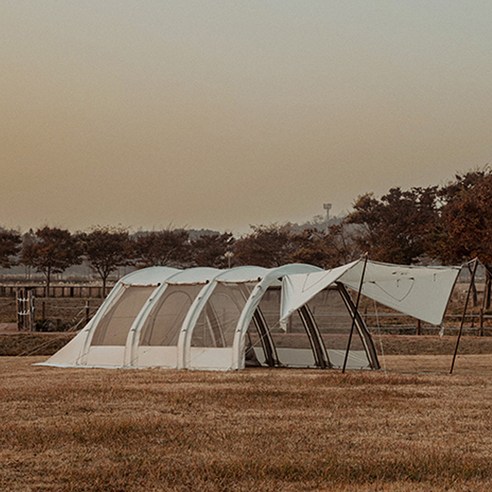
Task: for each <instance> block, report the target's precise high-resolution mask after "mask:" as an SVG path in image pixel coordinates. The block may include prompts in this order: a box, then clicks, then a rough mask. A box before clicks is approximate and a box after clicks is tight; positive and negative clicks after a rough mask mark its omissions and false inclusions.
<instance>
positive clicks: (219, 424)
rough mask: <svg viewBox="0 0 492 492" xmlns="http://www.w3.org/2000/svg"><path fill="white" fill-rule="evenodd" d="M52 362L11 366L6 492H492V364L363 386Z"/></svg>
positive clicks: (393, 369)
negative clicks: (74, 366)
mask: <svg viewBox="0 0 492 492" xmlns="http://www.w3.org/2000/svg"><path fill="white" fill-rule="evenodd" d="M43 359H44V358H43V357H1V358H0V368H1V374H2V378H1V382H0V394H1V399H0V415H1V418H2V422H1V432H0V453H1V455H0V490H9V491H10V490H12V491H17V490H18V491H45V490H46V491H65V490H66V491H158V490H170V491H185V490H186V491H188V490H201V491H215V490H217V491H229V490H231V491H243V490H244V491H246V490H247V491H252V490H259V491H278V490H285V491H299V490H330V491H352V490H356V491H357V490H360V491H362V490H364V491H366V490H374V491H376V490H378V491H379V490H382V491H414V490H417V491H427V490H456V491H462V490H484V491H485V490H491V489H492V356H491V355H487V354H482V355H462V356H460V358H459V359H458V362H457V366H456V374H455V375H453V376H449V375H447V374H446V372H447V370H448V367H449V362H450V357H449V356H445V355H410V356H398V355H387V356H385V365H386V368H387V369H388V371H387V372H384V371H379V372H352V373H350V374H341V373H340V372H338V371H315V370H287V369H274V370H269V369H252V370H246V371H243V372H235V373H204V372H175V371H166V370H87V369H85V370H84V369H72V370H66V369H65V370H62V369H54V368H46V367H36V366H32V363H33V362H36V361H39V360H43ZM422 367H425V368H427V369H426V370H429V371H432V373H431V374H418V375H417V374H415V371H416V369H419V368H422ZM412 372H413V373H412Z"/></svg>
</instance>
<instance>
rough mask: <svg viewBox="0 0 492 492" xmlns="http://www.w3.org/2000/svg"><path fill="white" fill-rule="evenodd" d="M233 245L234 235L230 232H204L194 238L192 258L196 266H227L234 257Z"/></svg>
mask: <svg viewBox="0 0 492 492" xmlns="http://www.w3.org/2000/svg"><path fill="white" fill-rule="evenodd" d="M233 246H234V237H233V235H232V234H231V233H230V232H225V233H223V234H220V233H213V234H203V235H200V236H198V237H197V238H195V239H192V241H191V258H192V261H193V263H194V264H195V265H196V266H210V267H215V268H226V267H228V266H229V265H230V263H231V259H232V258H233V256H232V254H233V253H232V248H233ZM229 254H230V255H231V256H229Z"/></svg>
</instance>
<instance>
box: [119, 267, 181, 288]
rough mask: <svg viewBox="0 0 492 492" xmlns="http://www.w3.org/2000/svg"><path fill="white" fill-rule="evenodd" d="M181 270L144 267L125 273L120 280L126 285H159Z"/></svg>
mask: <svg viewBox="0 0 492 492" xmlns="http://www.w3.org/2000/svg"><path fill="white" fill-rule="evenodd" d="M180 271H181V270H178V269H177V268H169V267H150V268H143V269H141V270H136V271H134V272H131V273H129V274H128V275H125V276H124V277H123V278H122V279H121V280H120V282H121V283H123V284H125V285H158V284H161V283H163V282H165V281H166V280H167V279H168V278H169V277H171V276H172V275H175V274H176V273H178V272H180Z"/></svg>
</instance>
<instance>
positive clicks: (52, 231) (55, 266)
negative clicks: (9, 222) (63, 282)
mask: <svg viewBox="0 0 492 492" xmlns="http://www.w3.org/2000/svg"><path fill="white" fill-rule="evenodd" d="M81 254H82V250H81V247H80V244H79V242H78V240H77V238H76V237H75V236H73V235H72V234H71V233H70V231H67V230H65V229H59V228H57V227H48V226H46V227H43V228H42V229H38V230H37V231H36V232H35V233H34V235H33V237H32V241H28V242H24V244H23V249H22V253H21V262H22V263H23V264H24V265H26V266H28V267H33V268H35V269H36V270H37V271H38V272H41V273H42V274H43V275H44V276H45V278H46V294H47V295H48V296H49V291H50V284H51V276H52V274H53V273H62V272H64V271H65V270H66V269H67V268H69V267H71V266H72V265H78V264H80V263H81V261H82V258H81Z"/></svg>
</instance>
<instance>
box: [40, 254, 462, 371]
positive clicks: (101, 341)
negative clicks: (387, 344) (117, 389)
mask: <svg viewBox="0 0 492 492" xmlns="http://www.w3.org/2000/svg"><path fill="white" fill-rule="evenodd" d="M361 265H362V263H361V262H360V261H356V262H352V263H350V264H348V265H343V266H342V267H339V268H337V269H333V270H328V271H327V270H322V269H320V268H318V267H315V266H312V265H304V264H290V265H284V266H281V267H278V268H271V269H266V268H261V267H255V266H243V267H235V268H231V269H228V270H218V269H214V268H202V267H199V268H190V269H186V270H177V269H173V268H167V267H152V268H146V269H143V270H138V271H136V272H133V273H131V274H129V275H127V276H125V277H123V278H122V279H121V280H120V281H119V282H118V283H117V284H116V285H115V287H114V288H113V290H112V291H111V292H110V294H109V295H108V297H107V299H106V300H105V301H104V303H103V304H102V305H101V307H100V308H99V310H98V312H97V313H96V315H95V316H94V318H93V319H92V320H91V321H90V322H89V323H88V324H87V325H86V327H85V328H84V329H83V330H81V332H80V333H79V334H78V335H77V336H76V337H75V338H74V339H73V340H72V341H71V342H70V343H69V344H67V345H66V346H65V347H64V348H62V349H61V350H60V351H59V352H57V353H56V354H55V355H53V356H52V357H51V358H50V359H48V360H47V361H46V362H44V363H43V365H49V366H61V367H112V368H123V367H126V368H144V367H164V368H174V369H206V370H231V369H232V370H235V369H243V368H244V367H246V366H247V365H248V366H249V365H255V366H270V367H319V368H336V367H341V363H342V360H343V358H344V356H345V351H346V342H347V339H348V334H349V331H350V329H351V325H352V319H353V318H354V323H355V327H356V336H355V343H354V344H353V345H352V348H351V350H350V351H349V354H348V366H347V367H348V368H360V369H365V368H372V369H377V368H379V363H378V359H377V355H376V351H375V349H374V344H373V341H372V338H371V336H370V334H369V331H368V330H367V327H366V326H365V323H364V320H363V319H362V317H361V316H360V315H359V313H358V312H357V310H356V308H355V305H354V302H353V300H352V297H351V295H350V293H349V290H348V289H352V290H357V289H358V285H359V282H360V277H361V273H362V271H361ZM408 268H409V267H400V266H397V265H383V264H377V263H374V262H371V263H368V265H367V272H366V281H365V282H364V284H363V287H362V293H363V294H366V295H368V296H369V297H371V296H372V297H373V298H376V297H378V299H377V300H379V301H381V302H383V304H384V302H387V303H393V307H394V306H395V305H398V306H399V307H400V308H402V307H403V308H405V309H406V311H405V310H403V311H402V312H407V313H408V306H411V307H412V310H413V311H412V312H414V311H416V310H417V311H418V310H419V309H422V310H423V311H425V313H426V314H425V319H426V320H429V319H432V320H434V321H435V320H436V319H437V317H439V314H440V313H441V312H442V313H443V312H444V309H445V307H446V304H447V299H448V298H449V295H450V293H451V289H452V285H451V283H452V284H454V281H455V277H454V274H455V273H456V275H457V271H455V270H452V271H453V274H451V273H450V271H449V270H450V269H435V268H434V269H432V271H431V270H429V269H425V268H424V269H422V268H419V269H411V271H412V275H410V274H409V271H410V270H408ZM416 279H417V280H416ZM450 285H451V286H450ZM429 286H430V287H429ZM419 289H424V290H425V295H424V294H418V293H416V292H413V291H414V290H419ZM381 292H382V293H381ZM434 294H436V296H437V301H436V303H437V304H438V305H439V307H435V308H432V309H430V308H428V307H426V305H427V304H433V303H434V299H433V296H434ZM446 296H447V297H446ZM429 299H433V300H432V302H429ZM410 301H411V302H410ZM443 306H444V308H443ZM396 309H398V307H396ZM427 311H429V312H427ZM429 313H430V314H429Z"/></svg>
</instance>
